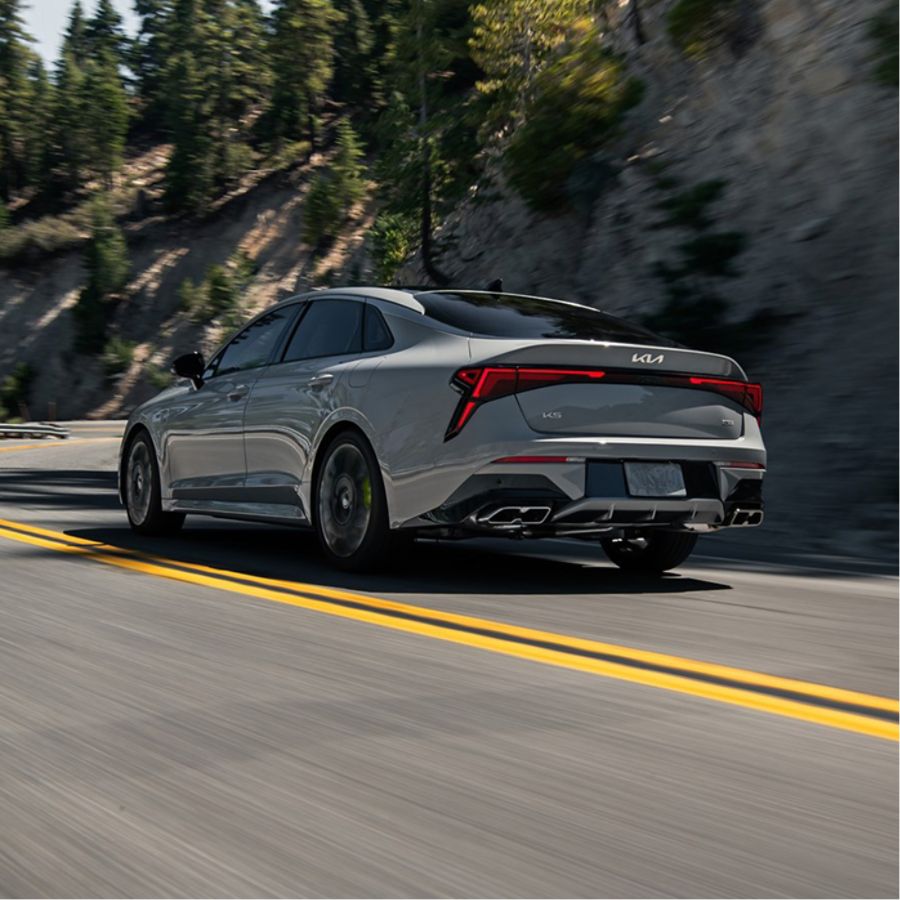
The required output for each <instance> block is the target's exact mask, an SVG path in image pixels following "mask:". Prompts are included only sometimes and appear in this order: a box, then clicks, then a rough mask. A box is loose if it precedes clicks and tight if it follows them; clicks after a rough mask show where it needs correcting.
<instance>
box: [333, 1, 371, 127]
mask: <svg viewBox="0 0 900 900" xmlns="http://www.w3.org/2000/svg"><path fill="white" fill-rule="evenodd" d="M334 6H335V9H336V10H337V12H338V14H339V16H340V18H339V19H338V20H337V25H336V27H335V31H334V77H333V79H332V82H331V88H330V91H329V94H330V95H331V98H332V99H333V100H335V101H336V102H337V103H344V104H347V105H349V106H351V107H353V108H354V109H356V110H359V111H368V108H369V107H370V106H371V105H372V104H373V102H374V101H376V99H377V98H378V95H379V88H380V84H379V82H378V79H377V75H376V63H375V59H374V56H373V50H374V46H375V34H374V32H373V30H372V23H371V20H370V19H369V15H368V13H367V12H366V8H365V6H364V5H363V3H362V0H334Z"/></svg>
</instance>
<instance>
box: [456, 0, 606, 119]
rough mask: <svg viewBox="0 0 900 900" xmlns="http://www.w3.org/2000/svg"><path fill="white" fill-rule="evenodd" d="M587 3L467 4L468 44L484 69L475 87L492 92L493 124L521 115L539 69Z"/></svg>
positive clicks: (521, 0)
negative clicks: (470, 17)
mask: <svg viewBox="0 0 900 900" xmlns="http://www.w3.org/2000/svg"><path fill="white" fill-rule="evenodd" d="M591 6H592V4H591V2H590V0H554V2H552V3H548V2H547V0H485V2H481V3H476V4H475V5H474V6H473V7H472V11H471V15H472V20H473V23H474V27H473V29H472V37H471V38H470V39H469V46H470V48H471V52H472V58H473V60H474V61H475V63H476V64H477V65H478V66H480V67H481V69H482V71H483V72H484V78H483V79H481V80H480V81H479V82H478V90H479V91H481V92H482V93H483V94H487V95H490V96H491V98H492V101H493V102H492V107H493V108H492V115H491V117H490V119H491V122H492V123H493V124H494V126H495V127H499V126H500V125H502V124H503V123H504V122H505V121H507V120H509V119H510V118H514V117H516V116H521V114H522V113H523V111H524V108H525V104H526V102H527V101H528V100H529V99H531V97H532V95H533V92H534V87H535V79H536V78H537V76H538V74H539V73H540V72H541V70H542V69H543V67H544V65H545V64H547V62H548V61H550V60H551V59H552V56H553V54H554V51H556V50H557V49H558V48H559V47H560V45H562V44H563V42H564V41H565V40H566V39H567V37H568V36H569V34H570V31H571V28H572V27H573V25H574V24H575V23H576V22H578V20H579V19H583V18H584V17H586V16H587V15H588V14H589V13H590V11H591Z"/></svg>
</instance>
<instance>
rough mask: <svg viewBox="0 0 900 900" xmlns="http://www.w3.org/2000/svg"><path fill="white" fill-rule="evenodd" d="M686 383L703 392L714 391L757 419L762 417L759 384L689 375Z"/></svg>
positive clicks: (760, 386)
mask: <svg viewBox="0 0 900 900" xmlns="http://www.w3.org/2000/svg"><path fill="white" fill-rule="evenodd" d="M688 383H689V384H691V385H693V386H694V387H699V388H701V389H703V390H709V391H714V392H715V393H717V394H721V395H722V396H723V397H728V398H729V400H734V401H735V402H736V403H740V404H741V406H743V407H744V408H745V409H747V410H749V411H750V412H751V413H752V414H753V415H754V416H756V418H757V419H758V418H760V417H761V416H762V408H763V395H762V385H761V384H753V383H751V382H748V381H731V380H728V379H724V378H700V377H698V376H695V375H691V376H690V377H689V378H688Z"/></svg>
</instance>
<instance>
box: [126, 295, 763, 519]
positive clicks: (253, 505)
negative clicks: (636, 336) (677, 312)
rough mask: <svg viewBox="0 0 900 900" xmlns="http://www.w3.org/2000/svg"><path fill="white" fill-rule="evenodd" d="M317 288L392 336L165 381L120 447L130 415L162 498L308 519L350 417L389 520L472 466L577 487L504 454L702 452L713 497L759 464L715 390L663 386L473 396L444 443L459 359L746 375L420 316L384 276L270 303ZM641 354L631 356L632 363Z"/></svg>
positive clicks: (745, 416) (187, 506) (640, 349)
mask: <svg viewBox="0 0 900 900" xmlns="http://www.w3.org/2000/svg"><path fill="white" fill-rule="evenodd" d="M326 298H346V299H353V300H355V301H357V302H360V303H369V304H372V305H373V306H375V307H376V308H377V309H378V310H379V311H380V312H381V314H382V315H383V317H384V319H385V321H386V322H387V324H388V327H389V328H390V331H391V332H392V334H393V337H394V344H393V346H392V347H391V348H390V349H389V350H387V351H382V352H377V351H376V352H369V353H358V354H353V355H346V356H338V357H321V358H317V359H307V360H301V361H297V362H288V363H278V362H272V363H270V364H269V365H266V366H261V367H259V368H256V369H251V370H246V371H243V372H238V373H235V374H233V375H221V376H216V377H212V378H210V379H209V380H208V381H206V382H205V383H204V384H203V385H202V387H200V388H199V389H198V388H195V387H194V386H193V385H192V384H191V383H190V382H188V381H180V382H179V383H177V384H176V385H174V386H172V387H170V388H168V389H166V390H164V391H163V392H162V393H161V394H159V395H158V396H156V397H154V398H153V399H151V400H149V401H147V402H146V403H144V404H142V405H141V406H139V407H138V408H137V409H136V410H135V411H134V412H133V413H132V415H131V416H130V418H129V420H128V425H127V427H126V432H125V437H124V439H123V444H122V451H123V453H124V449H125V447H126V446H127V443H128V441H129V439H130V436H131V435H132V434H133V433H134V429H135V428H138V427H142V428H145V429H146V430H147V431H148V432H149V433H150V436H151V438H152V440H153V445H154V447H155V448H156V452H157V459H158V463H159V471H160V480H161V492H162V503H163V507H164V509H167V510H181V511H185V512H203V513H208V514H210V515H219V516H234V517H238V518H247V519H257V520H266V521H284V522H292V523H301V524H302V523H307V522H308V521H309V510H310V509H311V502H312V490H313V482H314V473H315V463H316V459H317V458H318V455H319V453H320V451H321V449H322V446H323V443H324V442H325V441H327V439H328V437H329V435H330V434H332V433H333V431H334V429H335V428H340V427H354V428H356V429H358V430H359V431H361V432H362V433H363V434H364V435H365V437H366V438H367V439H368V441H369V442H370V443H371V445H372V448H373V450H374V451H375V455H376V457H377V459H378V461H379V465H380V467H381V473H382V476H383V479H384V486H385V493H386V498H387V505H388V511H389V518H390V523H391V527H394V528H398V527H423V526H427V525H429V524H432V523H431V522H430V521H429V519H428V518H427V516H428V514H429V512H430V511H431V510H434V509H436V508H437V507H439V506H441V504H443V503H445V502H446V501H447V499H448V498H449V497H451V496H452V495H453V494H454V492H455V491H457V490H458V489H459V488H460V487H461V486H462V485H463V484H464V483H465V482H466V481H467V479H469V478H470V477H472V476H473V475H478V474H485V473H488V474H492V475H493V474H496V475H502V474H504V473H505V472H513V473H515V474H516V475H521V474H526V473H529V472H533V473H535V474H540V475H542V476H544V477H545V478H547V479H548V480H549V481H550V482H551V483H552V484H554V485H555V486H556V487H557V488H558V489H559V490H560V491H561V492H562V493H563V494H564V495H565V496H566V497H568V498H570V499H571V500H572V502H573V503H576V502H579V501H581V500H583V499H584V497H583V495H584V483H585V474H584V473H585V465H584V463H583V462H580V461H579V462H573V463H571V464H565V465H562V464H554V465H543V464H540V463H537V464H512V465H510V464H505V465H503V464H501V465H498V464H496V463H494V460H497V459H501V458H504V457H510V456H518V455H538V456H556V457H571V458H574V459H577V460H585V459H591V460H623V459H626V460H646V461H661V462H664V461H668V460H673V459H677V460H683V461H701V462H709V463H714V464H716V465H717V467H718V468H717V472H718V484H719V489H720V498H719V500H720V501H724V499H725V497H726V496H727V494H728V491H729V490H730V488H732V487H733V486H734V483H735V482H736V480H737V479H738V478H749V479H758V478H762V476H763V470H762V469H756V470H753V469H732V470H729V469H728V467H727V465H726V464H727V463H745V464H747V463H750V464H756V465H761V466H764V465H765V461H766V454H765V447H764V444H763V440H762V436H761V433H760V429H759V424H758V422H757V420H756V418H755V417H754V416H753V415H751V414H750V413H749V412H747V411H746V410H744V409H743V408H742V407H741V406H739V405H738V404H737V403H734V402H731V401H729V400H727V399H725V398H723V397H721V396H719V395H717V394H713V393H709V392H705V391H697V390H678V389H676V388H672V387H664V388H658V387H657V388H652V387H646V386H640V385H628V384H607V385H603V386H602V387H601V386H600V385H597V386H595V385H592V384H566V385H559V386H553V387H546V388H541V389H539V390H535V391H531V392H526V393H524V394H517V395H510V396H506V397H502V398H500V399H497V400H492V401H491V402H490V403H488V404H485V405H484V406H483V407H482V408H480V409H479V410H478V411H477V412H476V413H475V414H474V415H473V417H472V419H471V420H470V421H469V423H468V424H467V425H466V427H465V428H464V429H463V430H462V431H461V432H460V433H459V434H458V435H457V436H456V437H454V438H453V439H452V440H449V441H448V440H445V433H446V430H447V426H448V423H449V422H450V419H451V417H452V415H453V413H454V410H455V409H456V407H457V404H458V402H459V398H460V394H459V393H458V391H457V390H456V389H455V388H454V387H453V386H452V385H451V377H452V375H453V373H454V372H455V371H457V370H458V369H460V368H461V367H465V366H469V365H476V364H482V363H486V362H490V363H492V364H500V365H510V364H519V365H532V366H540V365H551V364H555V365H568V366H579V367H583V366H592V367H598V368H601V369H602V368H604V367H607V368H616V369H621V368H630V367H634V368H636V371H638V370H640V371H650V370H652V371H654V372H681V373H694V374H701V375H707V376H711V377H720V378H729V379H737V380H746V375H745V374H744V372H743V370H742V369H741V367H740V366H739V365H738V364H737V363H736V362H735V361H734V360H732V359H730V358H728V357H725V356H721V355H717V354H712V353H705V352H699V351H693V350H687V349H685V348H681V347H669V346H666V347H656V346H654V345H652V344H643V343H641V344H623V343H615V342H596V341H577V340H541V341H535V340H522V339H507V338H484V337H476V336H473V335H471V334H468V333H466V332H464V331H459V330H458V329H455V328H453V327H451V326H448V325H445V324H442V323H440V322H438V321H436V320H433V319H431V318H429V317H427V316H425V315H424V314H423V312H424V307H423V305H422V303H421V302H420V301H419V300H417V299H416V297H415V296H414V293H413V292H412V291H406V290H399V289H388V288H348V289H335V290H329V291H316V292H313V293H311V294H305V295H300V296H298V297H293V298H290V299H289V300H287V301H285V302H284V304H281V305H290V304H304V303H315V302H317V301H318V300H320V299H326ZM271 309H272V308H269V309H268V310H266V311H265V312H266V313H268V312H271ZM263 314H265V313H263ZM263 314H261V315H263ZM300 327H302V323H301V326H300ZM226 346H227V344H226ZM219 352H220V351H219ZM644 355H646V356H647V357H648V358H649V360H651V361H650V362H648V363H646V366H645V365H644V364H642V363H635V362H634V360H635V358H640V357H642V356H644ZM215 358H216V355H214V356H213V359H215ZM663 358H664V360H665V361H664V362H663V363H658V362H656V360H657V359H663ZM120 471H121V466H120ZM720 505H721V504H720ZM719 524H721V523H719Z"/></svg>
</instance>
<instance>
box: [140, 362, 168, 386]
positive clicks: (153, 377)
mask: <svg viewBox="0 0 900 900" xmlns="http://www.w3.org/2000/svg"><path fill="white" fill-rule="evenodd" d="M144 374H145V375H146V376H147V381H149V382H150V384H152V385H153V387H155V388H156V389H157V390H158V391H163V390H165V389H166V388H167V387H169V386H170V385H171V384H172V382H173V381H175V376H174V375H173V374H172V373H171V372H167V371H166V370H165V369H161V368H160V367H159V366H157V365H154V364H153V363H151V364H150V365H148V366H147V367H146V368H145V369H144Z"/></svg>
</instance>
